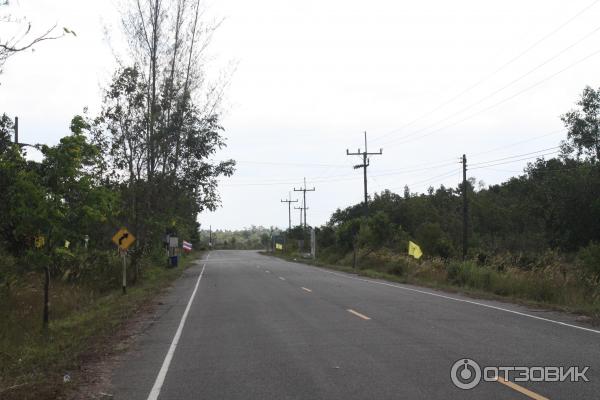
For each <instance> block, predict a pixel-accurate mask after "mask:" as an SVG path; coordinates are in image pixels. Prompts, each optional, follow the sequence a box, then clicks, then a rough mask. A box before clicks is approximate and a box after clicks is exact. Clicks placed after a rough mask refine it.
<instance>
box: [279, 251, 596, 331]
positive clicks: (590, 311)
mask: <svg viewBox="0 0 600 400" xmlns="http://www.w3.org/2000/svg"><path fill="white" fill-rule="evenodd" d="M268 254H269V255H271V253H268ZM274 255H275V256H277V257H280V258H284V259H286V260H289V261H296V262H302V263H306V264H310V265H314V266H318V267H324V268H328V269H333V270H337V271H342V272H348V273H355V274H357V275H360V276H365V277H369V278H374V279H383V280H387V281H391V282H398V283H407V284H415V285H419V286H425V287H429V288H433V289H442V290H446V291H451V292H458V293H463V294H466V295H469V296H472V297H477V298H485V299H492V300H504V301H506V300H508V301H511V302H515V303H518V304H523V305H527V306H531V307H543V308H548V309H553V310H559V311H567V312H573V313H578V314H582V315H585V316H587V317H589V318H590V322H592V323H593V324H595V325H598V324H600V301H599V299H598V296H597V293H598V288H595V289H594V288H590V287H588V286H586V284H585V282H584V281H583V280H582V279H581V277H580V276H578V272H577V270H571V271H569V272H568V273H565V272H564V271H562V270H561V269H560V268H559V266H556V265H552V264H548V265H547V266H545V267H542V268H537V269H533V270H525V271H524V270H521V269H519V268H514V267H513V268H508V267H505V268H503V269H502V270H499V269H496V268H494V267H491V266H479V265H476V264H475V263H473V262H458V261H455V262H443V261H441V260H424V261H420V262H419V261H415V260H413V259H412V258H408V257H406V256H403V255H398V254H391V253H387V252H384V253H374V254H372V255H370V256H368V257H364V258H362V259H359V268H357V269H356V270H355V269H353V268H352V267H351V266H349V263H351V257H350V256H348V255H346V256H345V257H338V258H337V262H331V261H332V260H335V257H331V255H329V256H328V257H326V259H327V261H328V262H323V261H322V260H319V259H317V260H310V259H303V258H301V257H297V256H295V255H290V254H282V253H276V254H274ZM594 293H596V295H594Z"/></svg>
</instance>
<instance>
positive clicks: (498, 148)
mask: <svg viewBox="0 0 600 400" xmlns="http://www.w3.org/2000/svg"><path fill="white" fill-rule="evenodd" d="M564 131H565V130H564V128H561V129H556V130H554V131H552V132H549V133H545V134H543V135H540V136H536V137H533V138H530V139H525V140H520V141H518V142H514V143H509V144H507V145H504V146H500V147H496V148H493V149H491V150H486V151H482V152H479V153H475V154H472V155H471V156H470V157H477V156H480V155H482V154H488V153H494V152H496V151H498V150H504V149H506V148H509V147H514V146H517V145H519V144H523V143H528V142H532V141H534V140H537V139H541V138H543V137H547V136H551V135H556V134H557V133H563V132H564Z"/></svg>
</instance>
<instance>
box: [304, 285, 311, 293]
mask: <svg viewBox="0 0 600 400" xmlns="http://www.w3.org/2000/svg"><path fill="white" fill-rule="evenodd" d="M302 290H306V291H307V292H312V290H310V289H308V288H305V287H304V286H302Z"/></svg>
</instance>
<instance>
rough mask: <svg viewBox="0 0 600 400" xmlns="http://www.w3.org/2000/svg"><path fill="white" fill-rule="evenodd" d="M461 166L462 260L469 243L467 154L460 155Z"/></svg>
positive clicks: (464, 257) (464, 258)
mask: <svg viewBox="0 0 600 400" xmlns="http://www.w3.org/2000/svg"><path fill="white" fill-rule="evenodd" d="M462 167H463V184H462V197H463V240H462V241H463V243H462V244H463V248H462V256H463V260H466V258H467V251H468V243H469V233H468V231H469V200H468V197H467V192H468V184H467V156H466V155H465V154H463V156H462Z"/></svg>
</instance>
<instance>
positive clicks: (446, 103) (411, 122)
mask: <svg viewBox="0 0 600 400" xmlns="http://www.w3.org/2000/svg"><path fill="white" fill-rule="evenodd" d="M598 2H600V0H596V1H594V2H592V3H590V4H589V5H588V6H586V7H584V8H583V9H581V10H580V11H579V12H577V13H576V14H575V15H573V16H572V17H571V18H569V19H568V20H567V21H565V22H564V23H562V24H561V25H559V26H558V27H557V28H555V29H554V30H552V31H551V32H549V33H548V34H546V35H545V36H543V37H542V38H541V39H539V40H537V41H536V42H535V43H533V44H532V45H531V46H529V47H527V48H526V49H525V50H523V51H522V52H521V53H519V54H517V55H516V56H515V57H513V58H511V59H510V60H508V61H507V62H506V63H504V64H502V65H501V66H500V67H498V68H497V69H496V70H494V71H493V72H492V73H490V74H489V75H486V76H485V77H484V78H482V79H480V80H479V81H477V82H475V83H474V84H472V85H471V86H469V87H467V88H466V89H464V90H463V91H461V92H460V93H458V94H457V95H455V96H454V97H452V98H451V99H449V100H447V101H445V102H444V103H442V104H440V105H438V106H436V107H435V108H433V109H431V110H430V111H428V112H426V113H425V114H423V115H421V116H420V117H418V118H416V119H413V120H412V121H410V122H408V123H406V124H404V125H402V126H401V127H400V128H396V129H394V130H392V131H389V132H387V133H384V134H382V135H379V136H376V137H375V138H373V139H372V140H373V141H378V140H381V139H382V138H384V137H386V136H389V135H391V134H393V133H396V132H399V131H401V130H402V129H404V128H406V127H408V126H411V125H413V124H414V123H415V122H418V121H420V120H422V119H423V118H425V117H427V116H429V115H431V114H433V113H435V112H436V111H438V110H440V109H441V108H443V107H445V106H446V105H448V104H451V103H452V102H454V101H456V100H457V99H459V98H460V97H462V96H463V95H465V94H466V93H468V92H470V91H471V90H473V89H475V88H476V87H478V86H480V85H481V84H482V83H483V82H485V81H486V80H488V79H490V78H491V77H493V76H495V75H496V74H498V73H499V72H501V71H502V70H504V69H505V68H506V67H508V66H509V65H511V64H512V63H514V62H515V61H517V60H519V59H520V58H521V57H523V56H524V55H525V54H527V53H528V52H530V51H531V50H533V49H534V48H535V47H537V46H538V45H540V44H541V43H543V42H544V41H545V40H547V39H548V38H550V37H551V36H553V35H554V34H556V33H558V32H559V31H560V30H562V29H563V28H564V27H565V26H567V25H569V24H570V23H571V22H573V21H574V20H575V19H577V18H578V17H579V16H581V15H582V14H583V13H585V12H586V11H587V10H589V9H590V8H592V7H594V6H595V5H596V4H598Z"/></svg>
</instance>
